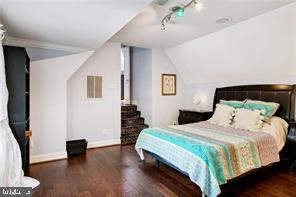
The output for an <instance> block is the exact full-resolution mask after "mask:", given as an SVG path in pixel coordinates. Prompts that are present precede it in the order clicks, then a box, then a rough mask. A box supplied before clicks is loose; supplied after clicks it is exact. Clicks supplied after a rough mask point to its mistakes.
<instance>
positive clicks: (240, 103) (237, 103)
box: [220, 100, 245, 108]
mask: <svg viewBox="0 0 296 197" xmlns="http://www.w3.org/2000/svg"><path fill="white" fill-rule="evenodd" d="M220 104H223V105H228V106H230V107H234V108H243V107H244V104H245V102H244V101H235V100H229V101H226V100H220Z"/></svg>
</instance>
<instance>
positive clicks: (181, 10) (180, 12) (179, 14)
mask: <svg viewBox="0 0 296 197" xmlns="http://www.w3.org/2000/svg"><path fill="white" fill-rule="evenodd" d="M176 14H177V16H179V17H182V16H184V14H185V9H184V8H178V10H177V11H176Z"/></svg>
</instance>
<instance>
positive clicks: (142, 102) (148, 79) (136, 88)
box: [131, 47, 152, 126]
mask: <svg viewBox="0 0 296 197" xmlns="http://www.w3.org/2000/svg"><path fill="white" fill-rule="evenodd" d="M131 65H132V67H131V91H132V96H131V100H132V103H134V104H136V105H137V106H138V109H139V110H140V111H141V115H142V117H144V118H145V123H146V124H148V125H149V126H151V125H152V50H151V49H144V48H137V47H133V48H131Z"/></svg>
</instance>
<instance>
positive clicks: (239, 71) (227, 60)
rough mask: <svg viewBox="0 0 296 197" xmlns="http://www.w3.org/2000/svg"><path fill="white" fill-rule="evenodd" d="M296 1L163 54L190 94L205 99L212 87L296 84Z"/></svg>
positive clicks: (189, 98)
mask: <svg viewBox="0 0 296 197" xmlns="http://www.w3.org/2000/svg"><path fill="white" fill-rule="evenodd" d="M295 40H296V3H293V4H290V5H287V6H284V7H282V8H279V9H276V10H273V11H271V12H268V13H265V14H263V15H260V16H257V17H254V18H251V19H249V20H247V21H244V22H241V23H239V24H236V25H233V26H231V27H228V28H226V29H223V30H221V31H218V32H215V33H212V34H210V35H206V36H204V37H202V38H199V39H195V40H192V41H190V42H187V43H184V44H182V45H179V46H177V47H174V48H170V49H167V50H166V52H167V54H168V55H169V57H170V59H171V60H172V62H173V63H174V65H175V66H176V68H177V70H178V71H179V73H180V75H181V76H182V78H183V79H184V82H185V83H186V88H185V89H186V94H185V95H186V101H185V103H186V108H192V107H194V106H193V104H192V101H193V97H194V95H195V94H196V95H201V96H204V97H206V98H208V99H209V100H208V101H207V102H206V103H205V104H204V106H203V109H204V110H211V108H212V99H213V95H214V94H213V92H214V90H215V88H216V87H222V86H232V85H241V84H293V83H296V41H295Z"/></svg>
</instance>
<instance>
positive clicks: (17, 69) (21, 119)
mask: <svg viewBox="0 0 296 197" xmlns="http://www.w3.org/2000/svg"><path fill="white" fill-rule="evenodd" d="M3 49H4V59H5V73H6V83H7V89H8V92H9V100H8V118H9V126H10V128H11V130H12V132H13V134H14V136H15V138H16V140H17V142H18V144H19V146H20V150H21V154H22V162H23V170H24V171H25V173H26V172H27V169H28V166H29V159H30V153H29V151H30V137H29V136H30V135H31V132H29V130H30V123H29V121H30V119H29V115H30V111H29V109H30V107H29V105H30V59H29V57H28V55H27V53H26V49H25V48H22V47H13V46H4V47H3ZM26 131H28V132H26Z"/></svg>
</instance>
